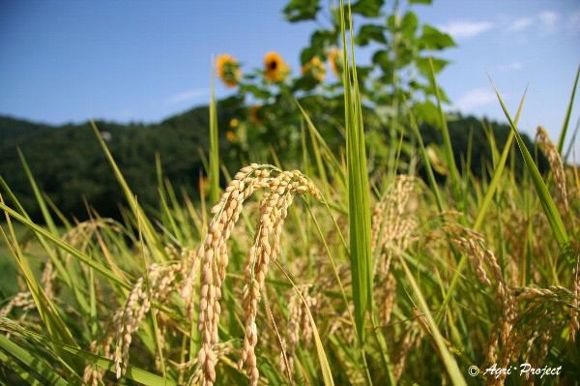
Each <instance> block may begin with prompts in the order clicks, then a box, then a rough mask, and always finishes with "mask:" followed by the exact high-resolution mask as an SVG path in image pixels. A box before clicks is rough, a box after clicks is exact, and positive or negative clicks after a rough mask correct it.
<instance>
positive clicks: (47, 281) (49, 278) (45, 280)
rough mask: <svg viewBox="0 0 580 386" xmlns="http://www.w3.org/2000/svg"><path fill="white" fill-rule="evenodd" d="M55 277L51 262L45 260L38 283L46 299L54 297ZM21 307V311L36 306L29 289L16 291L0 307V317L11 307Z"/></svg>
mask: <svg viewBox="0 0 580 386" xmlns="http://www.w3.org/2000/svg"><path fill="white" fill-rule="evenodd" d="M55 279H56V271H55V270H54V268H53V265H52V262H51V261H50V260H47V262H46V263H45V265H44V269H43V270H42V275H41V277H40V283H41V284H42V288H43V289H44V294H45V296H46V297H47V298H48V299H54V296H55V293H54V280H55ZM15 308H16V309H21V310H22V311H29V310H33V309H34V308H36V304H35V303H34V299H33V298H32V294H31V293H30V291H28V290H25V291H21V292H18V293H17V294H16V295H14V297H13V298H12V299H11V300H10V301H9V302H8V303H7V304H6V305H5V306H4V307H2V308H0V318H3V317H5V316H7V315H8V314H10V312H12V310H13V309H15Z"/></svg>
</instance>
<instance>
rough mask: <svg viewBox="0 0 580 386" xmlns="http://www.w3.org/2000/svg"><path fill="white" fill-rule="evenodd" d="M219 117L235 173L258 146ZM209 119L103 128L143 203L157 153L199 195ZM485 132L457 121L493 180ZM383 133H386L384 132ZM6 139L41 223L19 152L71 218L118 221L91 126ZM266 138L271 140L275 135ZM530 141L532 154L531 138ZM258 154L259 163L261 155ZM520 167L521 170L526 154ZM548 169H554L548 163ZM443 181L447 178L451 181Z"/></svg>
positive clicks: (476, 123)
mask: <svg viewBox="0 0 580 386" xmlns="http://www.w3.org/2000/svg"><path fill="white" fill-rule="evenodd" d="M218 112H219V117H218V121H219V123H220V133H221V135H222V138H221V141H220V143H221V146H222V149H221V154H222V161H223V163H224V164H225V165H226V166H227V167H228V169H229V170H235V169H236V168H238V167H239V166H240V165H242V164H243V163H244V162H245V161H246V160H247V159H249V158H250V157H246V155H248V153H251V152H252V148H249V149H247V150H245V152H242V151H240V149H238V148H237V147H236V146H235V145H234V144H231V143H229V142H228V141H227V140H226V139H225V138H224V133H225V131H226V130H227V127H228V122H229V121H230V119H231V118H232V117H235V116H236V114H237V113H239V106H237V105H236V104H235V102H234V103H232V101H231V100H230V101H225V102H223V103H221V104H220V105H219V106H218ZM208 114H209V111H208V108H207V106H203V107H196V108H193V109H191V110H189V111H186V112H184V113H182V114H178V115H175V116H173V117H170V118H168V119H165V120H163V121H161V122H158V123H153V124H127V125H122V124H117V123H114V122H106V121H97V122H96V123H97V126H98V127H99V129H100V130H101V133H102V134H103V136H104V138H105V139H106V140H107V142H108V145H109V147H110V149H111V151H112V152H113V155H114V156H115V158H116V160H117V161H118V164H119V166H120V167H121V170H123V173H124V174H125V177H126V178H127V180H128V182H129V184H130V185H131V187H132V188H133V189H134V192H135V193H136V194H137V195H138V199H139V201H140V202H141V203H143V204H144V205H145V206H146V207H149V208H150V209H153V208H154V204H153V203H155V202H157V201H158V200H157V199H156V194H157V173H156V163H155V160H156V155H157V154H158V155H159V159H160V160H161V165H162V168H163V174H164V176H165V177H167V178H168V179H169V181H171V182H172V184H173V185H174V186H175V187H176V188H178V189H184V190H185V191H187V192H188V193H189V194H190V195H192V196H194V197H195V196H196V195H197V188H196V187H197V186H198V179H199V177H200V175H202V174H203V173H204V171H203V170H204V169H203V154H204V153H206V152H207V149H208V139H207V127H208V125H209V119H208V116H209V115H208ZM487 125H488V126H489V127H492V128H493V131H494V136H495V139H496V141H497V146H498V148H499V149H501V148H502V146H503V144H504V143H505V139H506V138H507V134H508V132H509V128H508V126H507V125H504V124H499V123H496V122H488V123H487ZM483 127H484V124H483V123H482V122H481V121H480V120H478V119H476V118H474V117H461V116H458V117H456V119H454V120H450V122H449V130H450V133H451V138H452V144H453V147H454V148H455V154H456V157H457V160H456V161H457V163H458V165H463V164H464V163H465V161H466V159H467V155H468V147H469V146H468V142H469V136H470V132H472V134H471V135H472V136H473V144H472V146H471V161H470V168H471V171H472V172H473V174H474V175H475V176H478V177H482V176H485V174H486V168H489V165H490V162H491V150H490V148H489V142H488V139H487V138H486V134H485V130H484V128H483ZM421 131H422V134H423V137H424V138H425V141H426V143H427V145H429V144H438V143H441V138H440V135H439V134H438V131H437V130H436V129H435V128H433V127H431V126H428V125H423V126H422V127H421ZM378 133H379V134H378V135H381V134H380V133H381V131H380V130H378ZM385 136H386V134H385ZM0 138H1V141H0V175H1V176H2V178H3V179H4V180H5V181H6V182H7V183H8V185H9V186H10V188H11V189H12V190H13V192H14V193H15V194H16V196H17V197H19V200H20V201H21V203H22V205H24V207H25V208H26V209H27V210H28V211H29V213H30V214H31V215H32V217H33V218H35V219H37V220H38V219H40V212H39V210H38V208H37V206H36V205H35V199H34V195H33V193H32V189H31V187H30V184H29V182H28V181H27V177H26V174H25V173H24V172H23V167H22V163H21V160H20V158H19V156H18V148H19V149H20V150H21V151H22V153H23V155H24V157H25V158H26V160H27V162H28V164H29V166H30V169H31V171H32V173H33V174H34V177H35V179H36V181H37V182H38V184H39V186H40V188H41V189H42V191H43V192H45V193H46V194H47V195H48V197H49V198H50V199H51V200H52V201H53V202H54V204H55V205H56V207H58V208H59V209H60V210H61V211H62V212H63V213H64V214H65V215H67V216H68V215H74V216H76V217H77V218H79V219H82V218H86V217H87V210H86V204H85V200H86V202H87V203H89V204H90V206H91V207H93V208H95V209H96V210H97V211H98V212H99V213H100V214H101V215H103V216H112V217H118V215H119V204H120V203H123V202H124V201H123V198H122V195H121V191H120V189H119V187H118V184H117V183H116V182H115V180H114V176H113V174H112V172H111V170H110V167H109V165H108V164H107V163H106V161H105V158H104V155H103V153H102V151H101V149H100V148H99V146H98V143H97V140H96V138H95V136H94V134H93V132H92V130H91V128H90V125H89V123H88V122H86V123H83V124H67V125H63V126H50V125H46V124H39V123H34V122H29V121H26V120H18V119H13V118H10V117H5V116H2V117H0ZM385 138H386V137H385ZM263 140H264V141H267V137H265V138H264V139H263ZM527 141H528V143H529V144H530V149H532V146H531V141H530V140H529V138H527ZM274 142H275V141H274ZM272 145H273V146H277V145H279V144H276V143H273V144H272ZM280 146H282V148H279V149H277V150H278V154H281V158H282V162H284V163H290V165H289V166H292V165H291V162H292V160H291V157H288V158H287V159H285V158H284V146H285V145H280ZM252 155H253V156H254V159H255V158H256V154H252ZM265 161H270V162H272V161H271V160H265ZM514 163H515V168H516V169H517V170H520V169H521V160H520V157H519V154H517V155H516V158H515V159H514ZM540 165H541V167H543V168H545V167H546V166H545V165H546V162H545V160H544V159H543V157H542V158H541V159H540ZM438 177H439V178H440V179H441V180H442V179H444V178H445V177H444V175H439V176H438Z"/></svg>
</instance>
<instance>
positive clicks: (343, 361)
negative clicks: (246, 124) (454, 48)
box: [0, 8, 580, 386]
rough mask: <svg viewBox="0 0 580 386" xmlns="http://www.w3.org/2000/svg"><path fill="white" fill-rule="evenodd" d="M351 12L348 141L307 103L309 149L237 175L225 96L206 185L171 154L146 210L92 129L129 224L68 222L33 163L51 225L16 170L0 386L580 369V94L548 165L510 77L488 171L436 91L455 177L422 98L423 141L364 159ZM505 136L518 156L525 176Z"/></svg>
mask: <svg viewBox="0 0 580 386" xmlns="http://www.w3.org/2000/svg"><path fill="white" fill-rule="evenodd" d="M341 9H342V8H341ZM341 20H342V23H341V24H342V26H341V41H342V44H341V47H342V48H341V49H340V50H339V51H337V52H336V53H335V55H339V57H340V58H341V68H340V71H341V74H340V76H341V78H342V84H343V87H344V95H343V98H344V99H343V101H342V102H343V104H342V106H343V108H342V114H343V116H342V117H341V119H344V136H343V137H342V139H341V141H342V144H341V146H340V151H338V152H337V151H333V150H332V149H331V147H330V146H329V145H328V143H327V142H328V138H325V136H324V135H323V134H321V133H322V130H321V128H320V127H317V126H316V124H315V123H314V121H313V120H312V119H311V118H312V117H311V115H310V113H309V111H308V109H307V108H302V107H301V108H300V119H301V121H302V122H303V125H302V133H303V135H302V140H301V146H300V147H299V149H300V153H301V156H300V160H299V161H297V163H296V164H297V165H292V167H287V166H286V165H285V163H284V162H281V161H278V157H276V154H274V155H273V156H271V157H270V159H269V162H259V163H258V162H256V163H254V162H249V163H248V164H247V165H246V166H243V167H242V168H241V169H239V170H234V171H228V170H227V169H226V168H225V167H223V165H222V163H221V157H220V153H219V149H220V148H219V141H220V136H219V135H218V123H217V104H216V101H215V99H214V98H212V100H211V105H210V106H211V108H210V127H208V128H207V129H208V135H209V138H210V148H209V149H208V154H207V166H206V167H207V176H208V178H207V179H206V180H204V186H203V187H202V188H201V189H202V190H203V189H207V191H208V194H206V195H204V194H200V195H199V199H198V198H195V199H194V198H191V197H189V196H180V195H178V194H176V193H175V189H174V188H173V186H172V184H171V181H168V180H166V179H165V178H164V176H163V171H162V170H161V168H160V169H159V170H158V174H159V185H158V187H157V188H158V200H159V205H158V208H157V210H155V211H150V210H145V209H144V208H143V207H142V206H141V204H140V201H139V197H138V196H136V195H135V194H134V193H133V191H132V188H131V186H129V185H128V184H127V182H126V180H125V178H124V175H123V170H121V169H120V168H119V167H118V166H117V163H116V161H115V154H113V153H111V152H110V151H109V149H108V147H107V142H106V141H105V140H103V138H102V136H101V134H100V132H99V129H98V127H97V126H96V125H94V127H93V129H94V132H95V141H97V142H98V143H99V144H100V146H101V148H102V152H103V154H104V156H105V157H106V159H107V162H108V163H109V165H110V172H111V173H112V174H113V175H114V176H115V177H116V180H117V182H118V184H119V186H120V188H121V189H122V191H123V193H124V196H125V202H124V204H123V205H124V210H123V212H122V217H123V219H122V220H113V219H110V218H104V217H101V216H99V214H98V213H97V212H96V211H90V219H88V220H86V221H75V220H74V219H71V218H67V217H66V216H64V215H62V214H61V213H60V212H59V210H58V208H56V207H54V206H53V205H51V202H50V201H49V200H47V198H46V197H45V195H44V194H43V192H42V191H41V190H40V188H39V187H38V186H37V184H36V183H35V178H34V173H33V171H31V170H30V169H29V168H28V167H27V165H26V162H24V164H23V171H22V173H23V174H24V175H26V176H27V178H28V179H29V182H30V187H31V190H33V191H34V194H35V197H36V199H37V205H38V206H39V207H40V208H41V211H42V214H43V221H42V222H35V221H33V220H32V219H31V217H30V216H29V215H28V214H27V212H26V211H25V209H24V208H23V206H21V205H20V202H19V198H18V197H17V196H16V195H15V194H13V192H12V190H11V188H10V186H9V185H8V184H7V183H5V182H4V180H1V181H0V182H1V183H2V190H1V196H0V197H1V198H0V214H2V217H3V218H2V222H1V223H0V233H1V239H2V244H1V248H2V249H1V256H2V258H3V260H2V261H1V262H0V263H1V267H2V282H3V283H2V287H1V288H2V299H0V302H1V303H0V384H3V385H20V384H35V385H66V384H85V385H103V384H104V385H112V384H123V385H136V384H144V385H206V386H210V385H238V384H239V385H245V384H250V385H326V386H329V385H376V386H378V385H394V384H401V385H440V384H441V385H467V384H469V385H480V384H491V385H501V384H508V385H524V384H526V385H527V384H538V385H574V384H578V383H579V382H580V381H579V380H580V344H579V343H578V339H580V335H579V333H578V331H579V329H580V319H579V318H580V276H579V274H578V269H579V265H580V244H579V243H578V239H579V238H578V236H579V233H580V228H579V226H580V223H579V218H578V213H579V210H580V176H579V172H580V171H579V170H578V168H577V167H575V166H573V165H567V164H565V163H563V162H562V157H561V154H562V152H563V149H562V144H563V143H564V139H565V138H566V136H567V135H570V132H569V131H568V128H567V126H568V121H569V116H570V114H571V109H572V106H573V100H574V92H572V95H571V98H570V103H569V107H568V109H567V116H566V117H563V120H564V121H565V124H564V127H563V129H562V132H561V137H560V138H549V137H548V135H547V134H546V132H545V131H543V129H541V128H540V129H539V130H538V136H537V144H538V148H537V149H536V150H537V151H538V152H542V153H543V154H544V155H545V156H546V158H547V159H548V161H549V163H550V169H549V171H548V172H547V173H540V171H539V169H538V166H537V163H536V159H537V154H533V153H532V152H530V151H529V149H528V147H527V146H525V144H524V141H523V139H522V137H521V135H520V133H519V131H518V120H519V118H520V115H521V114H525V95H523V96H522V98H521V103H520V104H519V106H516V108H515V109H513V110H510V109H508V107H506V106H505V104H504V102H503V100H502V96H501V93H500V92H499V91H497V92H496V96H497V104H498V106H500V107H501V108H502V109H503V111H504V113H505V119H506V121H507V122H509V125H510V128H511V131H510V135H509V137H508V141H507V142H506V144H505V146H504V147H498V146H496V145H495V142H494V138H493V135H492V136H490V137H489V141H490V143H491V148H492V149H493V154H492V155H493V157H492V160H491V163H490V164H489V165H487V166H486V168H487V169H488V170H489V172H490V173H489V178H487V177H484V178H476V177H475V176H473V175H472V174H471V173H470V171H469V170H470V169H469V168H460V167H459V166H458V165H457V164H456V162H455V157H454V154H453V149H452V147H451V146H450V138H449V132H448V130H447V124H446V116H445V114H444V113H443V110H442V107H441V103H440V100H439V101H438V102H439V103H438V104H437V119H438V120H439V123H440V125H439V127H440V131H441V135H442V138H443V146H442V147H441V155H442V157H441V159H440V160H439V161H440V162H441V163H442V164H443V165H444V168H445V169H446V170H447V171H448V174H447V176H446V178H445V179H444V181H441V180H440V179H438V178H436V177H435V172H434V168H435V165H432V163H433V157H431V156H430V150H429V149H428V148H427V147H426V146H425V145H424V143H423V138H422V136H421V132H420V130H419V127H418V124H417V122H416V120H415V117H414V115H413V112H412V110H409V111H407V112H406V113H405V115H404V116H401V117H400V118H399V119H400V121H399V125H400V127H401V128H402V130H404V131H405V133H407V134H408V136H410V137H411V138H412V145H413V149H414V151H413V154H414V155H413V157H412V158H411V159H410V160H404V159H403V158H402V157H400V154H401V147H402V142H401V141H398V140H395V141H393V142H390V144H389V149H390V150H389V152H390V153H389V154H392V155H393V157H392V162H390V163H388V166H386V167H382V168H381V169H379V170H372V173H369V170H370V169H371V167H372V165H371V161H370V160H369V155H368V149H367V145H368V132H367V131H366V130H365V124H366V118H365V114H364V103H365V102H364V101H362V100H361V93H360V91H359V90H360V87H359V74H358V72H357V67H356V66H355V62H356V58H355V54H356V53H355V52H354V49H353V47H354V44H353V42H352V41H350V39H349V33H348V29H349V27H348V25H350V24H349V23H347V25H346V26H345V23H344V20H348V14H346V15H344V14H343V15H342V18H341ZM270 59H271V60H273V61H276V60H278V59H277V58H276V57H271V58H270ZM220 60H221V61H222V63H221V67H220V68H221V69H222V70H223V72H221V73H220V72H219V71H218V73H217V74H216V75H217V76H218V77H221V78H222V79H225V81H227V80H228V79H229V80H230V81H231V80H232V79H236V76H237V75H236V67H235V66H234V67H229V68H226V69H225V70H224V65H225V64H224V63H226V62H229V63H230V64H231V63H234V62H233V61H232V59H231V58H228V57H221V59H220ZM234 64H235V63H234ZM313 65H315V63H314V64H313ZM430 65H431V76H432V81H433V83H434V85H435V86H436V77H435V71H433V63H430ZM270 70H271V71H272V72H271V74H270V75H266V76H271V77H272V81H276V76H281V75H280V74H281V73H280V72H279V71H278V72H276V71H274V69H272V68H270ZM278 70H279V67H278ZM266 71H268V69H266ZM577 81H578V76H576V83H577ZM576 83H574V84H573V85H571V86H572V87H573V89H574V90H575V89H576ZM397 138H398V137H397ZM510 154H512V155H515V156H517V157H521V159H523V162H524V170H523V174H522V175H521V176H518V175H516V174H517V173H516V171H515V169H514V166H513V164H511V163H510V162H508V159H509V156H510ZM467 162H469V161H467ZM418 164H421V165H423V170H424V174H423V176H420V175H419V174H418V168H417V165H418ZM152 167H155V165H152ZM369 176H371V177H369ZM220 181H221V183H220ZM4 256H6V257H7V259H4ZM6 294H10V295H9V296H8V295H6ZM14 294H15V295H14Z"/></svg>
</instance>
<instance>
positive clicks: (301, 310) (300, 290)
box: [279, 285, 319, 374]
mask: <svg viewBox="0 0 580 386" xmlns="http://www.w3.org/2000/svg"><path fill="white" fill-rule="evenodd" d="M309 287H311V286H310V285H298V286H297V287H296V288H295V289H294V290H293V291H292V294H291V296H290V299H289V301H288V324H287V327H286V330H287V332H286V335H287V336H286V339H284V343H285V344H284V345H283V347H282V348H283V352H282V353H280V354H281V355H280V362H279V363H280V369H281V370H282V371H284V372H287V373H288V374H293V372H294V356H295V355H296V349H297V348H298V344H299V343H300V342H302V343H303V344H304V345H308V344H310V342H311V341H312V338H313V330H312V325H311V323H310V319H309V317H308V311H307V308H308V309H310V311H311V312H312V311H313V310H314V309H315V308H316V307H317V306H318V305H319V300H318V299H317V298H316V297H315V296H311V295H310V293H309V291H308V289H309ZM301 295H302V296H301ZM302 299H304V300H302ZM284 356H285V357H286V358H287V359H288V362H287V363H286V361H285V360H284Z"/></svg>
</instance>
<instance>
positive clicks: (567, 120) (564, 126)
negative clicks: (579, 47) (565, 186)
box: [558, 65, 580, 154]
mask: <svg viewBox="0 0 580 386" xmlns="http://www.w3.org/2000/svg"><path fill="white" fill-rule="evenodd" d="M579 77H580V65H579V66H578V69H577V70H576V79H574V86H573V87H572V93H571V95H570V100H569V101H568V108H567V109H566V116H565V117H564V123H563V124H562V131H561V132H560V138H559V139H558V153H560V154H562V150H563V149H564V141H565V140H566V133H567V132H568V124H569V123H570V116H571V115H572V108H573V107H574V98H575V97H576V89H577V88H578V78H579Z"/></svg>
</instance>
